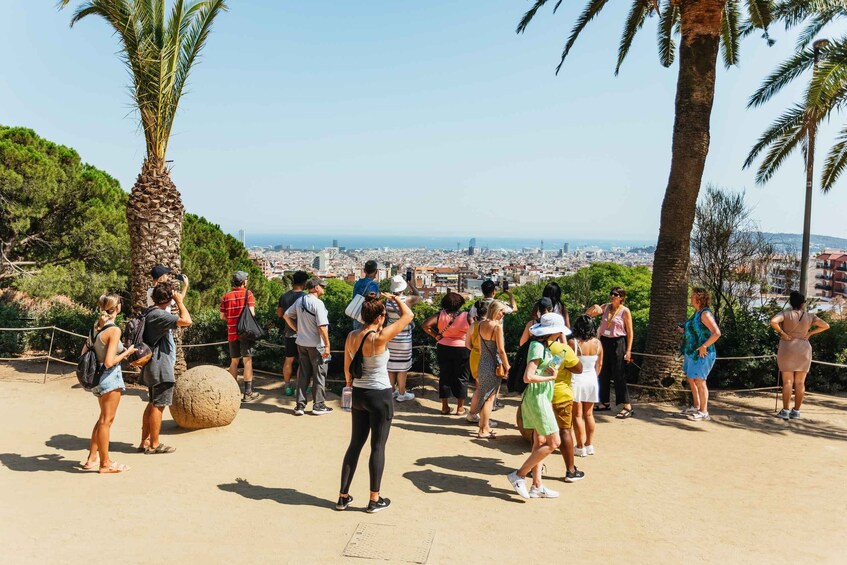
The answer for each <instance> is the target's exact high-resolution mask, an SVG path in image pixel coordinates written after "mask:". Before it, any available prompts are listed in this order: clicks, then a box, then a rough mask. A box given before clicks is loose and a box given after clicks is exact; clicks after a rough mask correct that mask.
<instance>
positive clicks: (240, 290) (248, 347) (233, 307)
mask: <svg viewBox="0 0 847 565" xmlns="http://www.w3.org/2000/svg"><path fill="white" fill-rule="evenodd" d="M245 301H246V302H247V307H248V308H250V313H251V314H253V315H254V316H255V315H256V300H255V298H254V297H253V293H252V292H250V291H249V290H247V273H245V272H244V271H236V272H235V274H234V275H232V290H231V291H229V292H227V293H226V294H224V296H223V299H222V300H221V309H220V310H221V320H226V335H227V341H228V342H229V358H230V362H229V374H230V375H232V378H233V379H235V380H236V382H237V381H238V362H239V361H243V362H244V395H243V396H242V397H241V402H250V401H251V400H255V399H257V398H258V397H259V393H258V392H255V391H254V390H253V348H254V347H255V345H256V342H255V341H254V340H252V339H249V338H245V337H243V336H239V335H238V318H239V316H240V315H241V312H242V310H244V306H245V304H244V303H245Z"/></svg>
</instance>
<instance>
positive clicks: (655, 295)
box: [642, 0, 725, 387]
mask: <svg viewBox="0 0 847 565" xmlns="http://www.w3.org/2000/svg"><path fill="white" fill-rule="evenodd" d="M724 4H725V0H681V1H680V22H681V31H682V38H681V45H680V48H679V78H678V80H677V87H676V101H675V110H676V116H675V119H674V126H673V145H672V148H673V153H672V159H671V171H670V176H669V178H668V186H667V189H666V191H665V198H664V200H663V201H662V213H661V223H660V226H659V238H658V243H657V245H656V254H655V259H654V263H653V282H652V286H651V292H650V322H649V325H648V329H647V352H648V353H650V354H653V355H665V356H672V355H673V354H674V353H675V352H676V351H677V349H678V346H679V332H678V331H677V325H676V324H677V322H681V321H683V320H685V318H686V312H687V304H686V298H687V295H688V275H689V266H690V245H691V229H692V227H693V225H694V212H695V209H696V206H697V196H698V195H699V193H700V185H701V182H702V178H703V169H704V167H705V165H706V156H707V155H708V153H709V123H710V118H711V114H712V103H713V101H714V97H715V76H716V69H717V57H718V42H719V39H720V33H721V17H722V14H723V10H724ZM642 367H643V370H644V377H645V379H644V380H645V384H652V385H661V386H664V387H670V386H673V385H675V384H678V383H679V382H680V381H681V379H682V372H681V362H680V361H679V360H677V359H676V358H668V357H647V358H645V360H644V364H643V365H642Z"/></svg>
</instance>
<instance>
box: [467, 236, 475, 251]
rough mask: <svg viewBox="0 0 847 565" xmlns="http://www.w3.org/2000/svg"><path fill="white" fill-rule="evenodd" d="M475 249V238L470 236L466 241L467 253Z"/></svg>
mask: <svg viewBox="0 0 847 565" xmlns="http://www.w3.org/2000/svg"><path fill="white" fill-rule="evenodd" d="M475 251H476V238H475V237H472V238H471V240H470V241H469V242H468V255H473V254H474V252H475Z"/></svg>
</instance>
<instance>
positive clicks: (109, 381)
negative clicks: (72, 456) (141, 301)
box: [81, 294, 135, 474]
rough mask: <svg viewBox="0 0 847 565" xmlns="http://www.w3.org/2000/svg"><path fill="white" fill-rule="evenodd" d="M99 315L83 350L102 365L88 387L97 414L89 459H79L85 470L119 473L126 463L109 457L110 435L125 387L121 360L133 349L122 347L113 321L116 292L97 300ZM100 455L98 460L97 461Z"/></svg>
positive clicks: (118, 300) (117, 308)
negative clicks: (94, 383)
mask: <svg viewBox="0 0 847 565" xmlns="http://www.w3.org/2000/svg"><path fill="white" fill-rule="evenodd" d="M97 307H98V308H99V310H100V317H99V318H97V323H96V324H94V328H92V330H91V335H90V337H89V341H87V342H86V344H85V347H84V348H83V353H85V352H86V351H88V349H90V348H94V353H95V355H97V362H98V363H101V364H102V365H103V374H102V375H101V376H100V382H99V383H98V384H97V386H96V387H94V388H93V389H91V392H93V393H94V396H96V397H97V400H98V401H99V403H100V417H99V418H97V422H96V423H95V424H94V430H93V431H92V432H91V443H90V445H89V450H88V459H86V460H85V462H83V463H81V465H82V468H83V469H85V470H87V471H88V470H92V471H93V470H94V469H97V470H98V471H99V472H100V473H104V474H105V473H121V472H123V471H128V470H129V467H127V466H126V465H124V464H122V463H118V462H116V461H112V460H111V459H110V458H109V438H110V432H111V429H112V422H114V420H115V413H116V412H117V411H118V404H120V402H121V393H122V392H123V390H124V389H125V388H126V387H125V386H124V379H123V375H122V373H121V361H123V360H124V359H126V358H127V357H128V356H130V355H132V354H133V353H135V346H130V347H129V348H127V349H124V345H123V343H121V329H120V328H119V327H118V326H116V325H115V317H116V316H117V315H118V314H119V313H120V311H121V297H120V296H118V295H117V294H104V295H103V296H101V297H100V300H99V301H98V302H97ZM98 455H99V462H98Z"/></svg>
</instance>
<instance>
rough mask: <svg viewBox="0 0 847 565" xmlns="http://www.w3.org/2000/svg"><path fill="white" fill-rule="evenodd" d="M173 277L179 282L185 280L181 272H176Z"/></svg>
mask: <svg viewBox="0 0 847 565" xmlns="http://www.w3.org/2000/svg"><path fill="white" fill-rule="evenodd" d="M175 278H176V280H178V281H179V282H181V283H183V282H185V275H183V274H182V273H180V274H178V275H177V276H176V277H175Z"/></svg>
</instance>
